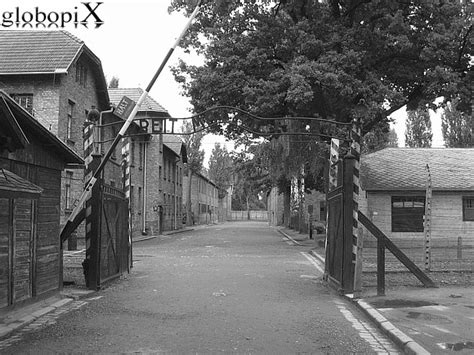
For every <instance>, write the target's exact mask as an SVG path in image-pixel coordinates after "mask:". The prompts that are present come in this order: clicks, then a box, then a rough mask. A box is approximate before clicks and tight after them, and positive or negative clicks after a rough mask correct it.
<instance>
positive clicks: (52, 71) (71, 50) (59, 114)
mask: <svg viewBox="0 0 474 355" xmlns="http://www.w3.org/2000/svg"><path fill="white" fill-rule="evenodd" d="M0 89H2V90H4V91H5V92H6V93H8V94H9V95H10V96H11V97H12V98H13V99H14V100H15V101H16V102H17V103H19V104H20V105H21V106H22V107H24V108H25V110H27V111H28V112H29V113H30V114H31V115H32V116H33V117H34V118H35V119H36V120H37V121H38V122H40V123H41V124H42V125H43V126H44V127H45V128H46V129H47V130H49V131H50V132H51V133H53V134H54V135H56V136H57V137H58V138H59V139H60V140H61V141H63V142H64V144H66V145H67V147H68V148H69V149H71V150H72V151H73V152H75V153H76V154H78V155H79V156H81V157H83V153H84V152H83V125H84V122H85V121H86V119H87V116H88V114H89V112H90V111H91V110H93V109H94V108H95V109H97V110H98V111H104V110H107V109H109V97H108V93H107V84H106V80H105V77H104V74H103V71H102V65H101V62H100V60H99V59H98V58H97V57H96V56H95V55H94V53H93V52H92V51H91V50H90V49H89V48H88V47H87V46H86V45H85V44H84V42H83V41H81V40H79V39H78V38H76V37H74V36H72V35H71V34H69V33H68V32H66V31H28V30H26V31H23V30H21V31H20V30H3V31H0ZM83 188H84V172H83V170H81V169H79V170H73V169H65V170H64V171H63V172H62V177H61V204H60V206H61V207H60V212H61V224H64V223H65V221H66V219H67V218H68V217H69V215H70V213H71V212H72V210H73V208H74V203H75V201H76V199H77V198H78V197H79V196H80V194H81V193H82V191H83Z"/></svg>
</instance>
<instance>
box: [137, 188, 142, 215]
mask: <svg viewBox="0 0 474 355" xmlns="http://www.w3.org/2000/svg"><path fill="white" fill-rule="evenodd" d="M137 202H138V208H137V210H138V214H141V213H142V188H141V187H138V201H137Z"/></svg>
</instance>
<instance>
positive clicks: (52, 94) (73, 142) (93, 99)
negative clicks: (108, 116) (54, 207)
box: [0, 56, 108, 236]
mask: <svg viewBox="0 0 474 355" xmlns="http://www.w3.org/2000/svg"><path fill="white" fill-rule="evenodd" d="M79 61H83V62H84V64H85V65H86V66H87V67H88V76H87V80H86V82H85V83H83V84H81V83H79V82H76V75H75V73H76V72H75V70H76V63H74V64H73V65H72V66H71V68H70V70H69V72H68V74H67V75H64V74H57V75H46V74H45V75H14V76H13V75H11V76H1V77H0V83H1V84H0V88H2V89H3V90H4V91H6V92H7V93H9V94H33V115H34V117H35V118H36V119H37V120H38V121H39V122H41V124H43V126H45V127H46V128H47V129H49V130H50V131H51V132H52V133H54V134H55V135H56V136H58V137H59V138H60V139H61V140H63V141H64V142H65V143H66V144H67V145H68V146H69V148H71V149H72V150H74V151H75V152H76V153H78V154H79V156H83V139H82V130H83V124H84V121H85V119H86V110H90V108H91V106H92V105H94V106H96V107H97V108H98V109H99V110H105V109H108V107H99V99H98V95H97V91H98V89H97V84H96V79H95V78H94V77H93V75H92V73H93V72H94V71H93V70H92V68H91V64H90V63H88V62H87V61H86V60H85V57H84V56H81V57H80V58H79ZM70 102H71V103H73V107H74V109H73V115H72V125H71V135H70V138H69V139H68V138H67V137H66V135H67V133H66V132H67V116H68V109H69V103H70ZM83 180H84V172H83V170H82V169H74V170H65V171H63V172H62V179H61V207H60V210H61V225H63V224H64V223H65V221H66V219H67V217H68V216H69V214H70V212H71V210H70V209H66V200H65V198H66V193H65V191H66V184H68V185H70V199H71V201H74V200H75V199H77V198H78V197H79V196H80V194H81V193H82V191H83V188H84V181H83ZM83 234H84V233H83V230H81V231H80V235H82V236H83Z"/></svg>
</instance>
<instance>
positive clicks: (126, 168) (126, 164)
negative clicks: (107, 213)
mask: <svg viewBox="0 0 474 355" xmlns="http://www.w3.org/2000/svg"><path fill="white" fill-rule="evenodd" d="M130 162H131V157H130V140H129V139H127V140H124V143H123V146H122V168H123V191H124V192H125V200H126V201H127V214H128V216H127V217H128V223H127V228H128V233H127V235H128V238H127V245H128V248H127V253H128V255H127V260H128V262H127V271H128V272H130V268H131V267H132V266H133V252H132V216H131V210H130V206H131V204H130V186H131V171H130Z"/></svg>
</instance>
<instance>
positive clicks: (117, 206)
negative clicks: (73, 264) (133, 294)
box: [84, 182, 131, 289]
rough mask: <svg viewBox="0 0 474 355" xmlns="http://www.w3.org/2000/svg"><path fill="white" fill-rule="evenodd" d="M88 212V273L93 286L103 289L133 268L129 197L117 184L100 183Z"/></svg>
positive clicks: (86, 267)
mask: <svg viewBox="0 0 474 355" xmlns="http://www.w3.org/2000/svg"><path fill="white" fill-rule="evenodd" d="M88 208H90V213H87V216H86V226H87V227H86V229H87V231H86V242H87V241H89V245H88V246H87V248H86V260H85V267H84V269H85V277H86V285H87V287H88V288H90V289H99V288H100V287H101V285H102V284H103V283H105V282H107V281H109V280H110V279H113V278H117V277H119V276H120V275H122V273H124V272H125V271H127V270H129V269H130V266H131V265H130V260H131V258H130V254H131V245H130V243H129V236H128V231H129V229H128V218H129V214H128V199H127V198H126V197H125V193H124V192H123V191H122V190H120V189H117V188H115V187H112V186H109V185H105V184H103V183H99V182H98V183H96V184H95V186H94V188H93V190H92V198H91V199H90V202H89V203H88Z"/></svg>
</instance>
